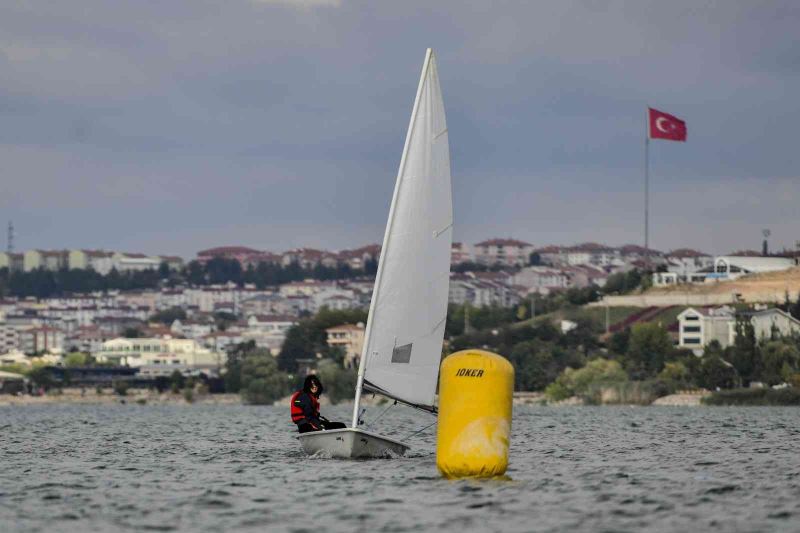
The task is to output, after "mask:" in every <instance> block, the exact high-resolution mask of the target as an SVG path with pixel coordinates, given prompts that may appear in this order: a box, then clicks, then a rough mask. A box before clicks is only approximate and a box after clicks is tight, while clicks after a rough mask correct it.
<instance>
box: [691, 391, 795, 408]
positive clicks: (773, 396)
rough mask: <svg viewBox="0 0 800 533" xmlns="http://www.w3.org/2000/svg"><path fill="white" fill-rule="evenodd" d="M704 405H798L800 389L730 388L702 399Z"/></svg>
mask: <svg viewBox="0 0 800 533" xmlns="http://www.w3.org/2000/svg"><path fill="white" fill-rule="evenodd" d="M703 403H704V404H706V405H800V389H798V388H796V387H785V388H783V389H766V388H765V389H730V390H723V391H718V392H715V393H713V394H711V396H708V397H706V398H704V399H703Z"/></svg>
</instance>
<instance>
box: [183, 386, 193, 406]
mask: <svg viewBox="0 0 800 533" xmlns="http://www.w3.org/2000/svg"><path fill="white" fill-rule="evenodd" d="M183 399H184V400H186V403H194V389H193V388H190V387H186V388H185V389H183Z"/></svg>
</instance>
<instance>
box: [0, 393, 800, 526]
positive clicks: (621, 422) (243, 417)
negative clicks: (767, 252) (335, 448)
mask: <svg viewBox="0 0 800 533" xmlns="http://www.w3.org/2000/svg"><path fill="white" fill-rule="evenodd" d="M379 410H380V409H379V408H377V407H376V408H372V409H371V411H372V412H371V413H367V416H366V418H367V420H369V419H370V418H371V416H375V415H376V414H377V412H378V411H379ZM327 413H328V415H329V418H334V416H338V418H340V419H347V418H348V414H349V412H348V410H347V407H346V406H339V407H333V408H329V409H328V410H327ZM331 415H334V416H331ZM287 420H288V409H280V408H275V407H255V406H200V405H197V406H189V407H182V406H139V405H107V406H80V405H64V406H22V407H2V408H0V531H3V532H9V531H247V530H250V531H265V530H269V531H321V530H324V531H420V530H429V531H433V530H445V531H476V530H480V531H503V532H507V531H643V530H650V531H698V530H719V531H800V409H797V408H667V407H661V408H659V407H649V408H635V407H597V408H594V407H557V408H554V407H515V412H514V422H513V429H512V446H511V456H510V458H511V464H510V467H509V471H508V475H509V476H510V478H511V479H510V480H488V481H476V480H463V481H445V480H443V479H441V478H440V477H439V475H438V473H437V471H436V464H435V426H434V427H432V428H430V429H429V430H427V431H426V432H424V433H422V434H420V435H418V436H415V437H413V438H412V439H410V441H409V442H410V443H411V444H412V445H413V449H412V450H411V453H410V454H409V455H408V456H406V457H403V458H397V459H379V460H369V461H366V460H365V461H341V460H334V459H322V458H312V459H309V458H307V457H305V456H304V455H303V454H302V453H301V451H300V448H299V444H298V442H297V440H296V436H295V434H294V433H293V431H292V426H291V423H290V422H287ZM432 420H433V419H432V417H431V416H430V415H427V414H424V413H417V412H414V411H411V410H410V409H407V408H404V407H399V406H398V407H394V408H392V409H391V410H390V411H389V412H388V413H387V414H386V415H385V416H384V417H383V418H382V419H381V420H379V421H378V423H377V424H376V425H375V426H374V429H375V430H377V431H390V432H391V433H392V434H393V435H395V436H400V437H403V436H406V435H408V434H409V433H411V432H412V431H414V430H415V429H419V428H421V427H423V426H425V425H426V424H428V423H430V422H431V421H432Z"/></svg>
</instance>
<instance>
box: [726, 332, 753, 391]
mask: <svg viewBox="0 0 800 533" xmlns="http://www.w3.org/2000/svg"><path fill="white" fill-rule="evenodd" d="M734 327H735V330H736V336H735V337H734V340H733V346H731V347H729V348H728V349H727V350H726V352H725V357H726V359H727V360H728V361H730V363H731V364H732V365H733V366H734V368H735V369H736V371H737V372H738V374H739V376H740V377H741V379H742V385H744V386H748V385H749V384H750V382H751V381H759V380H760V379H761V366H762V365H761V354H760V353H759V347H758V342H757V341H756V331H755V328H754V327H753V323H752V322H751V321H750V319H749V318H746V317H738V318H737V319H736V325H735V326H734Z"/></svg>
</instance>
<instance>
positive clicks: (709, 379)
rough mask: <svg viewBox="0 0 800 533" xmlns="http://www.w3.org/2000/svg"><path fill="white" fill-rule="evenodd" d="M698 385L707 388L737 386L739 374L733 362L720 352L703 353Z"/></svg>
mask: <svg viewBox="0 0 800 533" xmlns="http://www.w3.org/2000/svg"><path fill="white" fill-rule="evenodd" d="M697 382H698V385H700V386H701V387H705V388H706V389H710V390H715V389H717V388H720V389H728V388H732V387H736V386H737V385H738V384H739V376H738V374H737V373H736V369H735V368H734V367H733V365H732V364H730V363H729V362H727V361H725V360H724V359H723V358H722V357H721V356H720V355H719V353H718V352H716V351H714V352H711V353H709V354H708V355H705V354H704V355H703V358H702V360H701V361H700V368H699V375H698V376H697Z"/></svg>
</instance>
